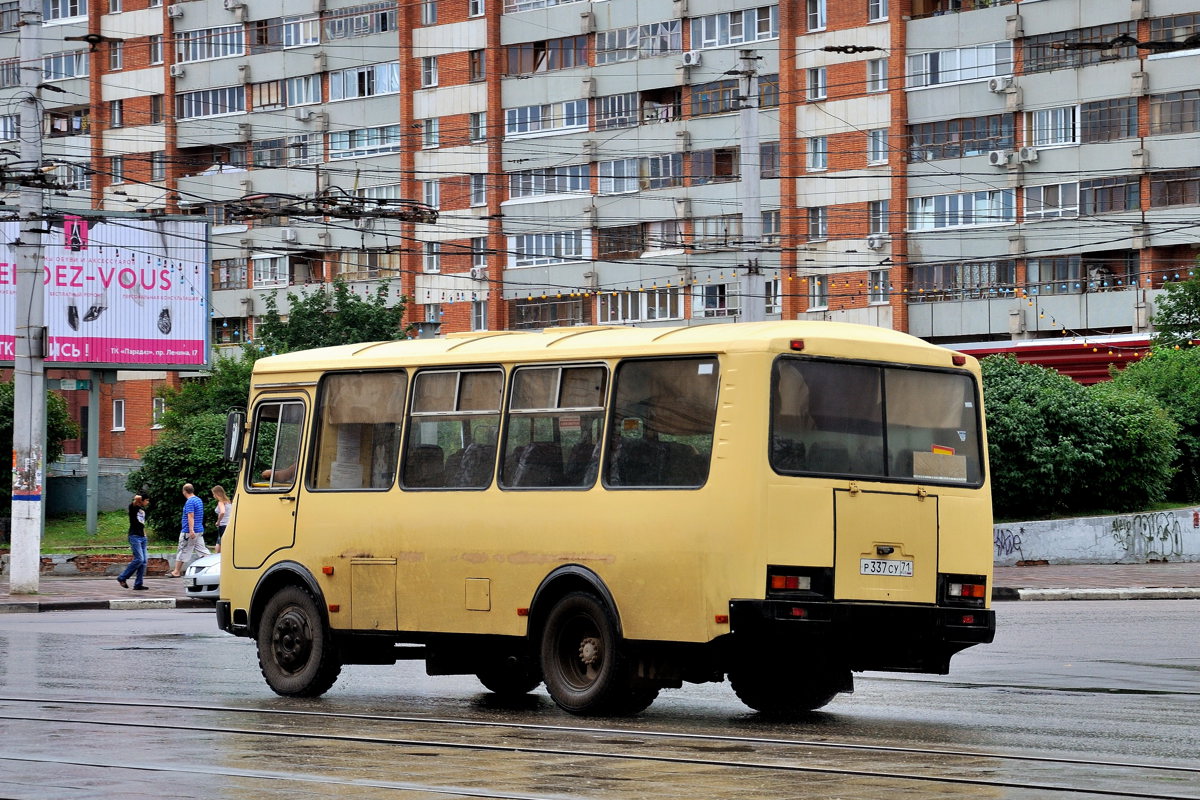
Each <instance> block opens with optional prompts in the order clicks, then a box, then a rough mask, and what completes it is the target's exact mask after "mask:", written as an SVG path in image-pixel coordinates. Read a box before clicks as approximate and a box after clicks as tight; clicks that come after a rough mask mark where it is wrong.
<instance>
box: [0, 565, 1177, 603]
mask: <svg viewBox="0 0 1200 800" xmlns="http://www.w3.org/2000/svg"><path fill="white" fill-rule="evenodd" d="M994 583H995V588H994V589H993V590H992V599H993V600H1140V599H1184V600H1194V599H1200V563H1197V562H1186V563H1183V562H1177V563H1169V564H1099V565H1090V564H1089V565H1060V566H1054V565H1051V566H1032V567H996V573H995V582H994ZM146 586H148V587H149V588H150V590H149V591H147V592H134V591H133V590H131V589H122V588H121V586H120V585H119V584H118V583H117V581H116V579H115V578H114V577H111V576H109V577H68V576H58V575H43V576H42V577H41V579H40V581H39V582H38V593H37V594H35V595H12V594H10V593H9V584H8V577H7V576H4V577H3V578H2V579H0V614H3V613H19V612H34V611H67V610H80V609H116V610H131V609H143V608H212V607H213V604H212V603H211V602H209V601H207V600H200V599H197V598H194V597H188V596H187V589H186V588H185V586H186V580H185V579H183V578H163V577H161V576H156V577H147V578H146Z"/></svg>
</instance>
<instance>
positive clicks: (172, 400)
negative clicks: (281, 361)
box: [159, 348, 257, 429]
mask: <svg viewBox="0 0 1200 800" xmlns="http://www.w3.org/2000/svg"><path fill="white" fill-rule="evenodd" d="M235 353H236V354H235V355H225V354H222V355H219V356H217V358H216V360H215V361H213V365H212V371H211V372H209V374H208V375H207V376H205V377H203V378H194V379H189V380H187V381H185V382H184V383H183V385H182V386H181V387H180V388H179V389H172V388H170V387H166V388H164V389H162V390H161V391H160V392H159V395H160V396H161V397H162V398H163V399H164V400H165V401H166V410H165V411H164V412H163V415H162V420H161V422H162V425H163V427H164V428H169V429H175V428H178V427H180V425H181V424H182V423H183V421H184V420H187V419H190V418H192V417H194V416H197V415H200V414H209V413H216V414H224V413H226V412H227V411H228V410H229V409H231V408H238V407H245V405H246V398H247V397H248V396H249V394H250V372H251V370H253V369H254V362H255V360H256V358H255V356H256V355H257V351H256V350H253V349H251V348H245V349H244V350H242V351H235Z"/></svg>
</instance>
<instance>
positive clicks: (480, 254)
mask: <svg viewBox="0 0 1200 800" xmlns="http://www.w3.org/2000/svg"><path fill="white" fill-rule="evenodd" d="M487 242H488V240H487V237H486V236H472V237H471V266H472V267H475V268H476V269H487V265H488V251H487V250H488V245H487Z"/></svg>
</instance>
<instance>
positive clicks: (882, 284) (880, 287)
mask: <svg viewBox="0 0 1200 800" xmlns="http://www.w3.org/2000/svg"><path fill="white" fill-rule="evenodd" d="M867 283H868V284H869V285H868V286H867V302H868V303H886V302H887V301H888V297H889V296H890V294H891V289H892V286H891V283H890V282H889V281H888V271H887V270H886V269H873V270H871V271H870V272H868V273H867Z"/></svg>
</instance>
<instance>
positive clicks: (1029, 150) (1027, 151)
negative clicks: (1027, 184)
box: [1017, 147, 1038, 164]
mask: <svg viewBox="0 0 1200 800" xmlns="http://www.w3.org/2000/svg"><path fill="white" fill-rule="evenodd" d="M1037 160H1038V149H1037V148H1036V147H1022V148H1021V149H1020V150H1018V151H1017V161H1020V162H1022V163H1025V164H1028V163H1030V162H1033V161H1037Z"/></svg>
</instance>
